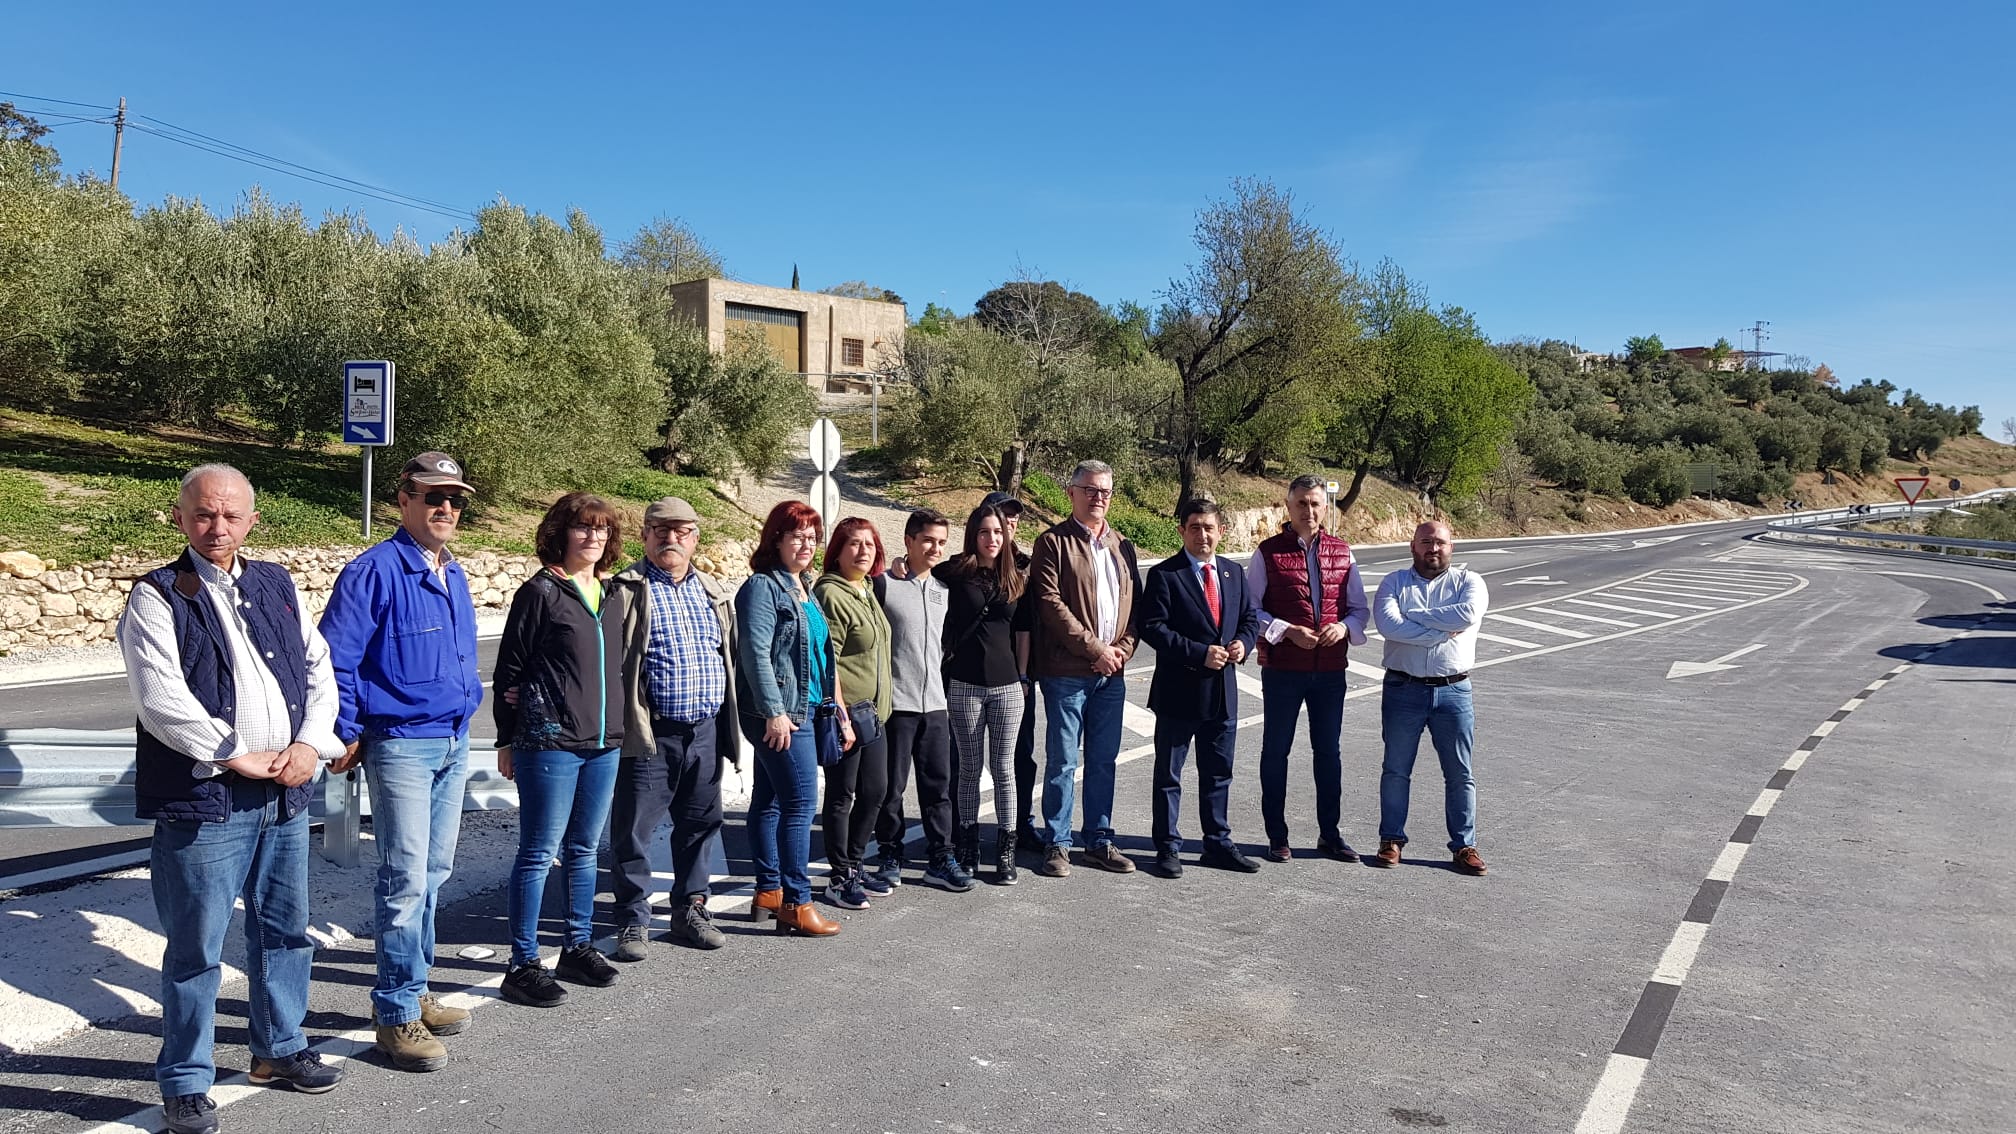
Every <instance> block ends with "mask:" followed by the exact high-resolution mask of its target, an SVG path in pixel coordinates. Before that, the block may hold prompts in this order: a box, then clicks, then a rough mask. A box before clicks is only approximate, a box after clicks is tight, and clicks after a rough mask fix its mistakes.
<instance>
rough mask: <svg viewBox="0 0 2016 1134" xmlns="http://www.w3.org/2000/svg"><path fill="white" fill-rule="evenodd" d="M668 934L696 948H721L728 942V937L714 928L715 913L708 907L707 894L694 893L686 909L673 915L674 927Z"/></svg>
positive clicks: (688, 900)
mask: <svg viewBox="0 0 2016 1134" xmlns="http://www.w3.org/2000/svg"><path fill="white" fill-rule="evenodd" d="M666 936H667V937H670V938H671V939H672V940H674V941H677V942H679V943H680V944H682V945H690V946H692V947H693V948H695V949H719V948H720V947H722V946H723V945H726V944H728V938H727V937H726V936H724V935H723V934H722V932H721V931H720V930H718V929H716V928H714V915H713V914H712V913H711V912H709V911H708V909H707V895H705V894H695V895H693V896H692V897H691V898H689V899H687V901H686V908H685V909H682V910H680V911H679V912H677V913H675V914H673V915H672V928H671V930H670V931H668V932H667V933H666Z"/></svg>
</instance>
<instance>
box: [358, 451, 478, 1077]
mask: <svg viewBox="0 0 2016 1134" xmlns="http://www.w3.org/2000/svg"><path fill="white" fill-rule="evenodd" d="M472 491H474V490H473V489H471V488H470V487H469V483H468V482H467V481H465V480H464V479H463V478H462V466H461V465H460V464H458V463H456V461H455V459H454V458H453V457H450V456H449V455H448V454H446V453H422V454H420V455H419V456H417V457H414V458H413V459H412V460H410V461H407V462H406V466H405V467H404V468H402V469H401V470H400V471H399V490H398V501H399V530H398V531H397V532H395V533H393V536H392V538H391V539H388V540H386V541H385V542H383V543H381V544H379V545H378V546H376V547H373V548H371V549H370V550H368V551H366V552H365V553H364V554H362V555H360V556H358V557H357V558H356V559H354V560H352V561H351V562H350V565H349V566H347V567H345V568H344V569H343V573H342V574H341V575H340V576H338V577H337V579H336V587H335V590H334V591H332V592H331V593H330V596H329V607H328V609H327V610H325V611H323V613H322V625H321V630H322V637H323V639H324V640H326V641H327V642H328V643H329V654H330V659H331V661H332V663H333V664H334V667H335V670H336V688H337V692H338V694H339V698H338V706H337V714H336V732H337V735H338V736H339V737H340V738H341V739H342V740H343V742H344V743H345V744H347V745H349V750H348V752H347V753H346V754H345V756H344V758H343V759H342V760H340V761H338V762H337V763H336V764H335V765H334V766H333V770H335V771H338V772H343V771H348V770H349V769H350V768H352V767H355V766H356V765H357V764H358V763H359V762H361V763H362V764H363V765H364V768H365V770H366V771H367V773H368V776H367V781H368V783H369V785H370V788H371V828H372V833H373V834H374V835H375V836H376V837H377V842H378V885H377V887H376V894H377V912H378V918H377V923H378V929H377V938H378V980H377V983H376V984H375V985H374V986H373V987H372V990H371V1009H372V1015H373V1018H374V1019H373V1022H374V1023H375V1024H376V1025H377V1035H378V1042H377V1046H378V1048H379V1050H381V1051H383V1052H384V1053H385V1054H386V1055H388V1056H389V1057H391V1060H392V1062H393V1064H394V1065H395V1066H397V1067H399V1068H400V1069H402V1070H406V1071H434V1070H438V1069H439V1068H440V1067H441V1066H443V1065H444V1064H446V1063H447V1062H448V1049H447V1048H446V1047H445V1046H444V1045H443V1044H442V1043H441V1041H440V1039H439V1038H437V1037H440V1036H444V1035H453V1034H455V1033H456V1032H459V1031H461V1030H462V1029H463V1028H466V1027H468V1025H469V1013H468V1012H467V1011H465V1010H463V1009H460V1008H451V1007H449V1006H447V1005H445V1004H442V1003H441V1002H440V1001H439V1000H437V999H436V998H435V997H434V995H433V993H431V992H429V991H428V989H427V974H428V970H429V969H430V968H431V967H432V965H433V963H434V913H435V904H436V902H437V900H438V899H439V896H440V893H441V884H442V883H443V882H445V881H447V880H448V874H449V872H450V871H451V870H452V869H453V867H454V865H455V838H456V836H457V835H458V834H459V833H460V832H461V825H462V789H463V781H464V780H465V779H467V778H468V772H469V721H470V719H471V718H473V717H474V716H475V715H476V711H477V710H478V709H479V708H481V707H482V704H483V681H482V679H481V678H480V677H478V676H477V673H476V606H475V604H474V603H473V602H471V601H470V598H469V581H468V578H467V577H466V576H465V575H464V574H463V573H462V564H461V563H460V562H458V561H457V560H456V559H455V557H454V556H453V555H451V554H450V553H449V551H448V540H449V539H451V538H452V537H453V536H454V535H455V530H456V528H457V526H459V525H460V523H461V522H462V510H463V509H464V508H466V507H468V505H469V494H470V493H471V492H472Z"/></svg>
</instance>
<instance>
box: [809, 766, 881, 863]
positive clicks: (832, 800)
mask: <svg viewBox="0 0 2016 1134" xmlns="http://www.w3.org/2000/svg"><path fill="white" fill-rule="evenodd" d="M888 793H889V734H888V733H886V732H885V733H883V734H882V735H881V736H878V737H876V738H875V743H873V744H857V745H855V746H854V747H852V748H850V749H848V750H847V751H846V753H845V754H843V755H842V756H841V757H840V762H839V763H838V764H835V765H833V766H832V767H830V768H828V769H826V804H825V809H824V810H823V811H822V812H821V813H820V818H819V829H820V833H821V834H822V835H824V836H825V840H826V862H827V864H828V865H830V866H831V867H832V868H833V869H834V871H836V872H838V871H841V870H854V869H858V868H859V867H860V865H861V856H862V855H864V854H866V853H868V839H869V837H870V836H872V835H873V834H874V833H875V824H876V821H877V820H879V819H880V818H881V816H882V804H883V801H884V800H885V799H886V798H887V796H888Z"/></svg>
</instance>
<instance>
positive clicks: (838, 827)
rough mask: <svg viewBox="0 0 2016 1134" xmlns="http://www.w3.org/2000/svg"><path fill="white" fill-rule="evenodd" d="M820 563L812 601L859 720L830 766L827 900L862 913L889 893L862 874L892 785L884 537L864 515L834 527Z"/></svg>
mask: <svg viewBox="0 0 2016 1134" xmlns="http://www.w3.org/2000/svg"><path fill="white" fill-rule="evenodd" d="M821 566H822V568H823V569H824V571H825V574H823V575H821V576H820V577H819V581H818V582H817V583H816V584H814V585H813V587H812V597H813V598H814V599H816V600H818V603H819V608H820V609H821V610H822V611H824V612H825V614H826V621H827V623H828V625H830V626H831V627H832V631H833V646H834V652H835V653H836V654H838V655H839V662H838V664H837V666H836V668H837V670H838V672H839V676H840V682H839V684H840V688H842V689H845V690H846V691H847V695H848V696H849V697H851V698H853V699H854V700H853V703H852V704H849V705H847V706H846V709H847V713H848V715H849V716H850V717H852V718H853V720H854V746H853V747H852V748H849V749H848V750H847V751H846V752H845V753H843V754H842V755H841V757H840V762H839V763H838V764H834V765H832V766H831V767H829V768H827V769H826V805H825V808H824V809H823V814H822V816H821V829H822V830H823V831H824V832H825V836H826V859H827V861H828V862H830V863H831V864H832V867H833V874H832V877H831V878H830V879H829V880H828V881H827V884H826V900H827V901H829V902H832V903H833V904H834V905H836V906H839V907H840V908H841V909H843V910H865V909H867V908H868V900H869V898H870V897H871V896H880V895H884V894H887V893H889V891H890V889H891V887H890V886H889V884H888V883H887V882H885V881H883V880H882V879H881V878H880V877H879V876H876V875H869V874H866V873H864V872H863V871H862V869H861V859H862V857H863V856H864V855H866V854H867V852H868V840H869V838H870V837H872V836H873V835H874V833H875V817H876V815H877V814H879V813H880V812H881V810H882V801H883V800H884V798H886V796H887V794H888V792H889V788H890V785H889V758H888V751H887V746H888V738H887V737H885V736H884V735H883V731H882V726H883V725H884V723H886V722H887V721H888V720H889V709H890V680H889V640H890V634H889V619H888V616H886V615H884V614H883V613H882V604H881V602H880V601H878V600H877V599H876V597H875V588H874V586H873V582H874V577H875V576H876V575H880V574H881V573H882V537H881V536H880V535H879V534H877V533H876V531H875V525H874V524H871V523H869V522H868V521H867V520H863V519H860V518H859V517H854V518H850V519H845V520H842V521H840V522H839V523H838V524H836V525H834V528H833V539H832V542H830V543H828V544H827V545H826V560H825V562H824V563H823V564H822V565H821ZM897 790H899V791H900V790H901V786H900V785H898V788H897Z"/></svg>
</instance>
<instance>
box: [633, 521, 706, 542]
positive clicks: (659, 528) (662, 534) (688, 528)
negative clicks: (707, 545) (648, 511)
mask: <svg viewBox="0 0 2016 1134" xmlns="http://www.w3.org/2000/svg"><path fill="white" fill-rule="evenodd" d="M699 530H700V528H699V525H697V524H652V525H651V526H650V527H648V528H645V529H644V533H645V534H646V535H653V536H657V537H658V538H659V539H667V540H670V539H688V538H690V537H692V536H693V534H694V533H696V532H698V531H699Z"/></svg>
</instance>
